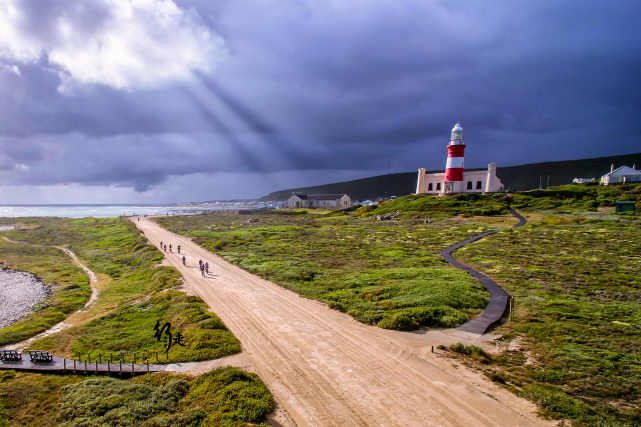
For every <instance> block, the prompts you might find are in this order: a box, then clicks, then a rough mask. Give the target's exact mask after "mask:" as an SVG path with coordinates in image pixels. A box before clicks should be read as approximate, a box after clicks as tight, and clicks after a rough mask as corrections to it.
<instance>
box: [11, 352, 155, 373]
mask: <svg viewBox="0 0 641 427" xmlns="http://www.w3.org/2000/svg"><path fill="white" fill-rule="evenodd" d="M0 369H16V370H21V371H32V372H42V373H58V374H60V373H66V374H72V373H81V374H84V373H87V374H108V375H113V376H117V375H140V374H146V373H148V372H158V371H163V370H164V367H163V366H161V365H154V364H149V365H147V364H140V363H136V364H133V363H98V362H86V363H85V362H80V361H77V360H70V359H63V358H61V357H56V356H54V357H53V360H52V361H51V362H39V363H34V362H32V361H31V360H29V356H28V355H27V354H25V355H23V360H21V361H19V362H0Z"/></svg>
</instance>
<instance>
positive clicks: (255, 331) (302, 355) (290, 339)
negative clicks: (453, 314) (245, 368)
mask: <svg viewBox="0 0 641 427" xmlns="http://www.w3.org/2000/svg"><path fill="white" fill-rule="evenodd" d="M134 222H135V224H136V225H137V226H138V228H140V229H141V230H142V231H143V232H144V234H145V235H146V236H147V238H148V239H149V240H150V241H151V243H153V244H155V245H157V244H158V243H159V242H160V241H163V242H167V243H173V245H174V246H175V245H176V244H180V245H181V246H182V247H183V248H184V250H183V252H185V253H186V254H187V266H183V265H182V262H181V260H180V257H179V255H177V254H176V253H173V254H168V257H167V258H168V261H169V263H170V264H171V265H173V266H174V267H176V268H177V269H178V270H179V271H180V272H181V273H182V275H183V277H184V279H185V285H186V287H188V288H189V289H190V291H192V292H193V293H195V294H197V295H199V296H201V297H202V298H203V299H204V300H205V301H206V302H207V303H208V304H209V306H210V307H211V309H212V311H214V312H215V313H216V314H218V315H219V316H220V317H221V319H222V320H223V321H224V322H225V324H226V325H227V326H228V327H229V329H230V330H231V331H232V332H233V333H234V335H236V337H237V338H238V339H239V340H240V342H241V343H242V347H243V350H244V354H245V355H246V357H247V359H246V360H245V359H244V360H245V363H248V364H249V365H251V366H252V368H253V369H252V370H255V371H256V372H257V373H258V374H259V375H260V377H261V378H262V379H263V381H265V383H266V384H267V386H268V387H269V389H270V390H271V391H272V393H273V394H274V397H275V399H276V401H277V403H278V405H279V407H280V408H281V410H284V411H285V412H284V413H283V414H281V416H280V417H278V418H279V422H280V423H282V424H288V425H294V424H298V425H323V426H352V425H389V426H391V425H398V426H418V425H425V426H429V425H435V426H436V425H438V426H447V425H464V426H470V425H474V426H490V425H491V426H495V425H506V426H508V425H509V426H526V425H547V424H549V423H548V422H546V421H543V420H541V419H538V418H537V417H536V416H535V415H534V411H535V408H534V406H533V405H532V404H531V403H529V402H527V401H525V400H522V399H519V398H517V397H516V396H514V395H512V394H511V393H509V392H508V391H506V390H504V389H502V388H500V387H497V386H496V385H494V384H493V383H492V382H490V381H489V380H487V379H485V378H484V377H482V376H480V375H479V374H477V373H475V372H472V371H471V370H468V369H466V368H464V367H461V366H457V365H456V364H455V363H454V362H452V361H451V360H449V359H447V358H444V357H442V356H440V355H438V354H432V353H430V352H429V350H428V346H429V345H431V344H433V343H435V342H442V343H445V344H447V343H451V342H456V341H459V340H460V338H461V337H462V335H461V334H463V333H462V332H453V335H448V333H436V334H425V335H419V334H408V333H402V332H395V331H385V330H381V329H379V328H376V327H373V326H368V325H363V324H361V323H358V322H356V321H355V320H353V319H352V318H351V317H349V316H348V315H346V314H343V313H340V312H337V311H335V310H331V309H329V308H328V307H327V306H326V305H324V304H322V303H319V302H317V301H313V300H309V299H305V298H302V297H300V296H299V295H297V294H295V293H293V292H291V291H288V290H286V289H284V288H281V287H279V286H277V285H275V284H273V283H271V282H269V281H266V280H263V279H261V278H259V277H257V276H254V275H252V274H249V273H247V272H246V271H243V270H242V269H240V268H238V267H236V266H234V265H232V264H230V263H228V262H226V261H224V260H223V259H222V258H220V257H218V256H215V255H213V254H212V253H210V252H208V251H206V250H205V249H203V248H202V247H200V246H198V245H196V244H195V243H193V242H191V241H190V240H189V239H187V238H184V237H182V236H178V235H176V234H174V233H171V232H169V231H167V230H165V229H163V228H162V227H160V226H159V225H158V224H156V223H155V222H153V221H152V220H150V219H146V218H143V219H142V220H141V221H139V222H138V221H134ZM198 259H203V260H207V261H209V264H210V273H211V275H210V276H208V277H205V278H203V277H202V276H201V274H200V271H199V269H198ZM456 334H458V335H456Z"/></svg>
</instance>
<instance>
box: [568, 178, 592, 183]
mask: <svg viewBox="0 0 641 427" xmlns="http://www.w3.org/2000/svg"><path fill="white" fill-rule="evenodd" d="M589 182H596V178H574V179H573V180H572V183H573V184H587V183H589Z"/></svg>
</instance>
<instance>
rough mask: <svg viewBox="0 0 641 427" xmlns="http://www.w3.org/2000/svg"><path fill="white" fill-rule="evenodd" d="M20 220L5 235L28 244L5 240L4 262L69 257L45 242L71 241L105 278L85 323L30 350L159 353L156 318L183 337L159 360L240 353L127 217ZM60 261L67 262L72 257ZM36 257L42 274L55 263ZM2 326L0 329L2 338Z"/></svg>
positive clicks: (68, 353) (82, 353) (64, 243)
mask: <svg viewBox="0 0 641 427" xmlns="http://www.w3.org/2000/svg"><path fill="white" fill-rule="evenodd" d="M21 221H22V222H21V225H22V227H21V228H22V229H19V230H14V231H8V232H5V233H4V235H6V236H8V237H10V238H11V239H14V240H19V241H21V242H24V243H22V244H10V243H8V242H7V243H6V244H3V246H2V247H0V249H2V250H3V251H2V252H0V259H6V260H7V262H10V265H11V266H14V263H13V262H14V261H16V262H17V261H18V258H10V257H9V255H8V254H11V253H12V252H11V251H22V252H25V251H26V252H29V251H36V252H34V253H36V254H39V252H37V251H57V252H52V254H56V255H58V254H59V255H58V256H62V257H66V255H64V254H63V253H62V251H59V250H57V249H50V248H43V247H42V246H41V245H59V246H68V247H69V248H70V249H72V250H73V251H74V252H75V253H76V254H77V255H78V257H79V258H80V259H81V260H83V261H84V262H86V264H87V266H88V267H89V268H90V269H91V270H93V271H94V272H95V273H97V274H98V276H99V278H100V282H101V283H102V287H101V292H100V294H99V297H98V299H97V300H96V302H95V303H93V304H92V305H91V306H90V307H88V310H87V313H86V315H85V316H84V318H83V321H82V322H78V324H76V325H74V326H73V327H71V328H68V329H64V330H62V331H60V332H57V333H55V334H52V335H49V336H47V337H44V338H41V339H39V340H36V341H35V342H34V343H32V344H31V348H37V349H41V350H49V351H52V352H54V353H55V354H56V355H59V356H66V357H73V356H76V357H77V358H78V356H79V355H80V356H81V358H85V357H87V353H94V354H95V353H100V354H110V353H112V352H113V353H118V352H121V351H122V352H134V351H135V352H140V353H148V354H150V353H151V352H161V354H162V350H163V342H162V340H161V341H159V340H158V339H156V337H155V336H154V332H155V331H154V326H155V324H156V322H161V325H163V324H164V323H166V322H170V323H171V327H172V332H173V333H174V334H175V333H176V332H180V333H181V334H182V335H183V337H184V340H183V343H184V344H185V346H184V347H183V346H181V345H174V346H173V347H172V350H171V351H170V352H169V354H168V357H165V359H164V360H162V359H161V361H170V362H184V361H196V360H205V359H213V358H217V357H221V356H225V355H229V354H233V353H237V352H239V351H240V344H239V342H238V340H237V339H236V338H235V337H234V336H233V335H232V334H231V332H229V330H228V329H227V328H226V327H225V325H224V324H223V323H222V322H221V320H220V319H219V318H218V317H217V316H216V315H215V314H213V313H210V312H208V311H207V306H206V304H205V303H204V302H203V301H202V300H201V299H200V298H198V297H194V296H188V295H186V294H184V293H183V292H180V291H178V290H175V289H177V288H179V287H180V286H181V284H182V281H181V278H180V274H179V273H178V271H176V269H174V268H173V267H167V266H161V265H159V263H160V261H161V260H162V258H163V255H162V254H161V252H160V251H159V250H157V249H156V248H154V247H153V246H151V245H149V244H148V243H147V241H146V239H145V237H144V236H142V235H141V234H140V232H139V231H138V230H137V229H136V227H135V226H134V225H133V224H132V223H131V222H130V221H128V220H126V219H118V218H115V219H94V218H86V219H76V220H72V219H62V218H42V219H23V220H21ZM5 248H6V252H5V251H4V249H5ZM22 252H20V253H22ZM5 253H6V254H7V255H6V256H5ZM47 253H48V252H47ZM12 260H14V261H12ZM56 261H61V262H62V261H64V262H66V263H67V264H68V263H69V259H68V258H66V259H63V258H58V259H57V260H56ZM32 262H33V264H34V265H36V266H38V265H39V266H40V267H38V268H40V269H41V270H34V272H35V271H43V273H44V270H46V269H47V268H50V267H51V265H50V264H51V263H49V264H47V262H46V260H45V259H43V258H41V257H39V256H35V257H33V259H32ZM15 265H17V266H20V265H22V264H19V263H16V264H15ZM62 265H64V264H62ZM22 266H23V267H25V269H26V270H28V271H30V269H29V268H26V267H29V266H28V265H22ZM73 268H76V267H73ZM54 271H55V270H54ZM74 271H76V272H77V273H78V274H79V275H81V276H82V277H83V278H84V279H83V280H85V283H86V280H87V279H86V275H84V273H83V272H82V271H81V270H79V269H77V270H74ZM70 311H71V310H70ZM39 315H40V311H37V312H35V313H33V315H32V319H33V320H27V321H26V322H29V321H34V322H38V321H39V320H38V319H39ZM63 318H64V316H63ZM59 320H62V319H59ZM54 323H55V322H54ZM6 329H9V328H5V330H6ZM5 330H0V336H2V334H3V333H5ZM38 332H39V331H38ZM31 335H34V334H31ZM26 337H27V335H23V336H22V337H21V338H26ZM163 339H164V337H163ZM16 341H18V340H16ZM89 357H90V356H89Z"/></svg>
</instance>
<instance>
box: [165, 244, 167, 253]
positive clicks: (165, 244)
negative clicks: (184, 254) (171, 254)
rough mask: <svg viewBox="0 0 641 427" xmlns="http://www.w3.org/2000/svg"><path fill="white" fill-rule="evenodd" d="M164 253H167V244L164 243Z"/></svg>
mask: <svg viewBox="0 0 641 427" xmlns="http://www.w3.org/2000/svg"><path fill="white" fill-rule="evenodd" d="M165 252H167V244H166V243H165Z"/></svg>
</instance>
